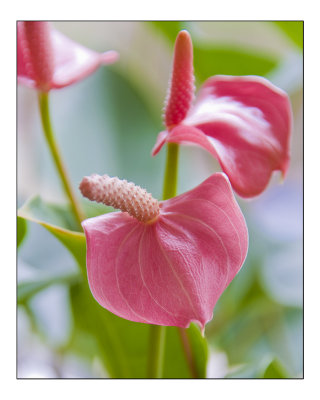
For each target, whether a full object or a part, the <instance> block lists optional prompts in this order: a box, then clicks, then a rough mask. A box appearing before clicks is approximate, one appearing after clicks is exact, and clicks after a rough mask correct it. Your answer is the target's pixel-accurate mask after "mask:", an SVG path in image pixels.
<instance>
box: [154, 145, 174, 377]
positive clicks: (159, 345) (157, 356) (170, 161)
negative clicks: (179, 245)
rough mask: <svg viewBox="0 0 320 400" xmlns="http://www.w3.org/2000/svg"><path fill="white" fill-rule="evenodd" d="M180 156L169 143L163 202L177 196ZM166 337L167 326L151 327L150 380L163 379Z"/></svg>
mask: <svg viewBox="0 0 320 400" xmlns="http://www.w3.org/2000/svg"><path fill="white" fill-rule="evenodd" d="M178 155H179V145H177V144H175V143H168V145H167V161H166V169H165V175H164V184H163V200H167V199H170V198H171V197H174V196H175V195H176V194H177V178H178ZM165 336H166V327H165V326H160V325H151V326H150V345H149V346H150V347H149V363H148V378H162V370H163V359H164V348H165Z"/></svg>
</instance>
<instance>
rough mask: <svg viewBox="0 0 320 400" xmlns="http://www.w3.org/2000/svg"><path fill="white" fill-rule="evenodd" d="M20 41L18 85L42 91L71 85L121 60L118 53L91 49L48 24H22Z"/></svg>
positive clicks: (18, 50)
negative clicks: (98, 51) (100, 67)
mask: <svg viewBox="0 0 320 400" xmlns="http://www.w3.org/2000/svg"><path fill="white" fill-rule="evenodd" d="M17 39H18V44H17V69H18V82H19V83H20V84H22V85H25V86H28V87H31V88H35V89H38V90H42V91H48V90H51V89H58V88H62V87H65V86H68V85H71V84H72V83H74V82H77V81H79V80H81V79H83V78H85V77H87V76H88V75H90V74H91V73H92V72H94V71H95V70H96V69H97V68H98V67H99V66H100V65H104V64H110V63H113V62H115V61H116V60H117V59H118V54H117V52H115V51H108V52H105V53H102V54H100V53H97V52H95V51H93V50H90V49H87V48H86V47H84V46H82V45H80V44H78V43H76V42H74V41H72V40H71V39H69V38H67V37H66V36H64V35H62V34H61V33H60V32H58V31H57V30H55V29H53V28H52V27H51V26H50V23H49V22H45V21H20V22H18V32H17Z"/></svg>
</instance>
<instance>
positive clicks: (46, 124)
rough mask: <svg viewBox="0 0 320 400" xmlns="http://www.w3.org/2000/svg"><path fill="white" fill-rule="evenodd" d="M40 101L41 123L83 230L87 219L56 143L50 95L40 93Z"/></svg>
mask: <svg viewBox="0 0 320 400" xmlns="http://www.w3.org/2000/svg"><path fill="white" fill-rule="evenodd" d="M38 100H39V107H40V116H41V122H42V127H43V132H44V136H45V138H46V140H47V143H48V146H49V149H50V152H51V155H52V158H53V161H54V164H55V166H56V168H57V171H58V174H59V177H60V179H61V182H62V186H63V188H64V191H65V193H66V195H67V197H68V198H69V201H70V204H71V208H72V211H73V213H74V216H75V218H76V221H77V225H78V228H79V229H80V230H81V221H82V220H84V219H85V216H84V214H83V212H82V210H81V207H80V205H79V203H78V201H77V198H76V196H75V194H74V192H73V189H72V186H71V182H70V180H69V177H68V175H67V171H66V168H65V166H64V163H63V161H62V158H61V154H60V151H59V148H58V145H57V142H56V141H55V137H54V133H53V130H52V126H51V121H50V113H49V96H48V93H46V92H39V96H38Z"/></svg>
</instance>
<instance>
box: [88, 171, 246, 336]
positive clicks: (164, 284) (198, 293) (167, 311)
mask: <svg viewBox="0 0 320 400" xmlns="http://www.w3.org/2000/svg"><path fill="white" fill-rule="evenodd" d="M83 227H84V231H85V234H86V239H87V269H88V279H89V284H90V288H91V291H92V293H93V295H94V297H95V298H96V300H97V301H98V302H99V303H100V304H101V305H102V306H103V307H105V308H107V309H108V310H110V311H111V312H113V313H115V314H117V315H119V316H121V317H123V318H126V319H129V320H132V321H137V322H144V323H150V324H157V325H168V326H179V327H184V328H185V327H187V326H189V324H190V322H192V321H194V322H197V323H198V324H199V325H200V327H201V328H202V329H204V326H205V324H206V323H207V322H208V321H209V320H210V319H211V318H212V313H213V308H214V306H215V304H216V302H217V300H218V298H219V297H220V295H221V294H222V292H223V291H224V289H225V288H226V287H227V285H228V284H229V283H230V282H231V280H232V279H233V278H234V276H235V275H236V273H237V272H238V271H239V269H240V268H241V266H242V264H243V262H244V259H245V257H246V254H247V247H248V236H247V228H246V223H245V220H244V218H243V215H242V213H241V211H240V208H239V206H238V204H237V203H236V201H235V199H234V196H233V192H232V189H231V185H230V183H229V181H228V179H227V178H226V176H225V175H224V174H222V173H218V174H215V175H212V176H211V177H210V178H208V179H207V180H206V181H205V182H203V183H202V184H201V185H199V186H198V187H197V188H195V189H193V190H191V191H189V192H187V193H184V194H182V195H180V196H177V197H175V198H173V199H169V200H166V201H163V202H161V203H160V215H159V217H158V218H157V219H156V220H155V221H154V222H152V223H149V224H144V223H142V222H139V221H138V220H136V219H135V218H133V217H131V216H129V215H128V214H127V213H111V214H107V215H104V216H99V217H96V218H92V219H88V220H86V221H84V222H83Z"/></svg>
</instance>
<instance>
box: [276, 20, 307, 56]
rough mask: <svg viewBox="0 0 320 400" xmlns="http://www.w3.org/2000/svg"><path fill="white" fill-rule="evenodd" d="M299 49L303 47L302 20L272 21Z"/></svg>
mask: <svg viewBox="0 0 320 400" xmlns="http://www.w3.org/2000/svg"><path fill="white" fill-rule="evenodd" d="M273 23H274V24H275V25H277V27H278V28H280V29H281V30H282V31H283V32H284V33H285V34H286V35H287V36H288V37H289V38H290V39H291V40H292V41H293V42H294V43H295V44H296V45H297V46H298V47H299V48H300V49H301V50H302V49H303V21H274V22H273Z"/></svg>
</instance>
